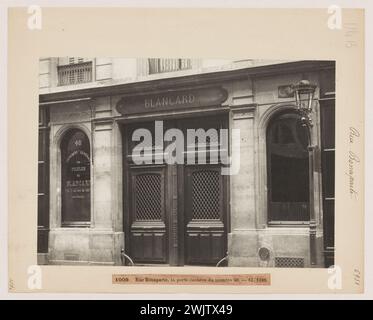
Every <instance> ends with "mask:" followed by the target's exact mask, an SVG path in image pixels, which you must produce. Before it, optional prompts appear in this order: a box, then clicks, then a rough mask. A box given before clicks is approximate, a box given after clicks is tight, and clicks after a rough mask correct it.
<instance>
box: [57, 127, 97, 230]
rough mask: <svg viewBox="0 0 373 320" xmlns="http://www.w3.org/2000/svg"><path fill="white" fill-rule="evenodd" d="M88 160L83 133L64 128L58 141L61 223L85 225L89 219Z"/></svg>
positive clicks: (89, 175)
mask: <svg viewBox="0 0 373 320" xmlns="http://www.w3.org/2000/svg"><path fill="white" fill-rule="evenodd" d="M90 171H91V162H90V144H89V139H88V137H87V135H86V134H85V133H84V132H83V131H82V130H79V129H72V130H70V131H68V132H67V133H66V134H65V136H64V138H63V140H62V142H61V177H62V185H61V187H62V188H61V189H62V208H61V209H62V210H61V211H62V225H63V226H88V225H89V222H90V220H91V201H90V195H91V172H90Z"/></svg>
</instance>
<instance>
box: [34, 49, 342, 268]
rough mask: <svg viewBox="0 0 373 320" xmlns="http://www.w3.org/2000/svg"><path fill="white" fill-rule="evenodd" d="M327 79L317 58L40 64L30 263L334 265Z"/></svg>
mask: <svg viewBox="0 0 373 320" xmlns="http://www.w3.org/2000/svg"><path fill="white" fill-rule="evenodd" d="M335 74H336V65H335V61H332V60H317V59H316V60H283V59H279V60H268V59H240V60H227V59H204V58H201V59H195V58H191V59H187V58H131V59H130V58H118V57H115V58H111V57H93V58H92V57H90V58H86V57H69V56H66V57H65V56H63V57H42V58H40V59H39V129H38V130H39V138H38V148H39V149H38V194H37V199H38V200H37V201H38V203H37V212H38V219H37V221H38V223H37V263H38V264H39V265H83V266H88V265H96V266H97V265H100V266H105V265H107V266H128V267H142V266H151V267H169V266H180V267H183V266H207V267H219V268H225V267H263V268H266V267H267V268H328V267H330V266H333V265H334V263H335V240H334V238H335V231H334V230H335V215H336V212H335V211H336V210H335V183H334V180H335V100H336V83H335ZM35 228H36V226H35Z"/></svg>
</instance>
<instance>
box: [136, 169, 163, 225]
mask: <svg viewBox="0 0 373 320" xmlns="http://www.w3.org/2000/svg"><path fill="white" fill-rule="evenodd" d="M161 183H162V182H161V175H159V174H139V175H136V176H135V189H136V190H135V204H136V209H135V217H136V220H143V221H149V220H161V219H162V205H163V204H162V189H161V187H162V186H161Z"/></svg>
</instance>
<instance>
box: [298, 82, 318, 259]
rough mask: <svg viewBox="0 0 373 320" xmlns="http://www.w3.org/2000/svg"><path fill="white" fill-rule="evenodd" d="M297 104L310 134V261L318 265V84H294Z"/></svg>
mask: <svg viewBox="0 0 373 320" xmlns="http://www.w3.org/2000/svg"><path fill="white" fill-rule="evenodd" d="M293 90H294V95H295V104H296V107H297V111H298V114H299V116H300V121H301V124H302V126H304V127H306V129H307V136H308V174H309V215H310V225H309V226H310V227H309V228H310V230H309V232H310V263H311V266H315V265H316V260H317V259H316V217H315V198H314V157H315V146H314V145H313V143H312V132H311V131H312V126H313V123H312V106H313V97H314V94H315V90H316V85H314V84H311V83H310V82H309V81H308V80H301V81H299V82H298V83H297V84H296V85H293Z"/></svg>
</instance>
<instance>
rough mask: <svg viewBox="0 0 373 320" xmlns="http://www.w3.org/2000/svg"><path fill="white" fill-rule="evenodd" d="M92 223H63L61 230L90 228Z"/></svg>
mask: <svg viewBox="0 0 373 320" xmlns="http://www.w3.org/2000/svg"><path fill="white" fill-rule="evenodd" d="M90 226H91V222H84V221H80V222H63V223H61V228H89V227H90Z"/></svg>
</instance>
